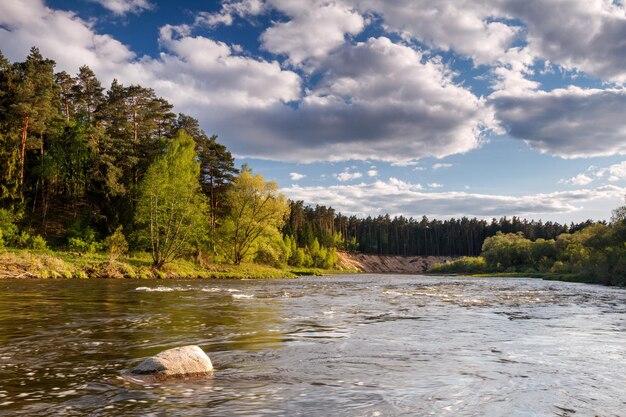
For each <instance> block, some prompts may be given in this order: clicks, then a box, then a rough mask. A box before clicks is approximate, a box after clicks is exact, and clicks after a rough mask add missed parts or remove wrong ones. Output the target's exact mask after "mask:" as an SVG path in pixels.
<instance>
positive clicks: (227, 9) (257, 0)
mask: <svg viewBox="0 0 626 417" xmlns="http://www.w3.org/2000/svg"><path fill="white" fill-rule="evenodd" d="M266 10H267V9H266V5H265V3H264V2H263V0H233V1H225V2H223V3H222V8H221V9H220V11H219V12H214V13H208V12H200V13H198V15H197V16H196V20H195V23H194V24H195V25H204V26H208V27H215V26H218V25H226V26H230V25H232V24H233V22H234V20H235V18H236V17H242V18H246V17H250V16H258V15H260V14H262V13H264V12H265V11H266Z"/></svg>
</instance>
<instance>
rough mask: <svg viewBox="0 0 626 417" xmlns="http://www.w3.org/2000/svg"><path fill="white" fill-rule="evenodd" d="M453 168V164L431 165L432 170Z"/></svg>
mask: <svg viewBox="0 0 626 417" xmlns="http://www.w3.org/2000/svg"><path fill="white" fill-rule="evenodd" d="M453 166H454V164H444V163H436V164H433V169H434V170H438V169H445V168H450V167H453Z"/></svg>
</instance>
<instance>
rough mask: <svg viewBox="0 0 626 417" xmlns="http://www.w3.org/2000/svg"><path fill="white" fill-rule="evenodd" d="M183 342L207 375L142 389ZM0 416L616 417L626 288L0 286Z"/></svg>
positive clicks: (362, 283)
mask: <svg viewBox="0 0 626 417" xmlns="http://www.w3.org/2000/svg"><path fill="white" fill-rule="evenodd" d="M187 344H197V345H199V346H201V347H202V348H203V349H204V350H205V351H206V352H207V354H209V356H210V357H211V359H212V361H213V364H214V367H215V368H216V371H215V374H214V376H213V377H212V378H208V379H201V380H194V381H187V382H169V383H163V384H160V385H159V384H155V385H145V384H138V383H134V382H132V381H128V380H126V379H124V378H123V377H122V372H123V371H124V370H125V369H129V368H130V367H132V366H134V365H136V364H137V363H138V362H139V361H141V358H144V357H146V356H150V355H153V354H156V353H158V352H159V351H161V350H163V349H166V348H171V347H176V346H181V345H187ZM0 415H2V416H265V415H272V416H274V415H284V416H428V415H434V416H576V417H578V416H626V290H624V289H615V288H606V287H600V286H592V285H585V284H572V283H561V282H550V281H541V280H537V279H500V278H482V279H479V278H461V277H453V278H452V277H450V278H446V277H424V276H406V275H350V276H332V277H319V278H317V277H316V278H312V277H307V278H300V279H297V280H272V281H245V280H244V281H230V280H223V281H217V280H214V281H206V280H205V281H200V280H198V281H128V280H83V281H77V280H66V281H32V280H24V281H8V280H5V281H1V282H0Z"/></svg>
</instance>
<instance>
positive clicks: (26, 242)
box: [14, 231, 31, 249]
mask: <svg viewBox="0 0 626 417" xmlns="http://www.w3.org/2000/svg"><path fill="white" fill-rule="evenodd" d="M30 241H31V237H30V234H29V233H28V232H24V231H22V233H20V234H19V235H17V236H16V237H15V243H14V244H15V246H17V247H18V248H22V249H26V248H28V247H29V246H30Z"/></svg>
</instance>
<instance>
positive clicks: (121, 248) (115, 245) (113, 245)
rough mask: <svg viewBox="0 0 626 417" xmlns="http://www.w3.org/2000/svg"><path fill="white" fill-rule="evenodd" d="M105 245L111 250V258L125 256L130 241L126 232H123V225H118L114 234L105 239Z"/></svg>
mask: <svg viewBox="0 0 626 417" xmlns="http://www.w3.org/2000/svg"><path fill="white" fill-rule="evenodd" d="M104 246H105V248H106V249H107V251H108V252H109V259H111V260H115V259H118V258H119V257H120V256H124V255H126V254H127V253H128V242H127V241H126V237H125V236H124V233H122V226H120V227H118V228H117V229H116V230H115V232H113V234H112V235H110V236H108V237H107V238H106V239H104Z"/></svg>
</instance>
